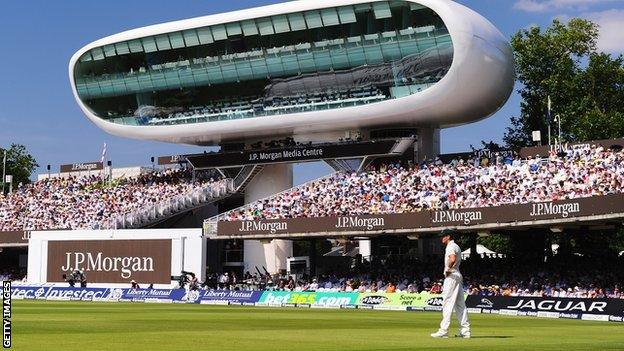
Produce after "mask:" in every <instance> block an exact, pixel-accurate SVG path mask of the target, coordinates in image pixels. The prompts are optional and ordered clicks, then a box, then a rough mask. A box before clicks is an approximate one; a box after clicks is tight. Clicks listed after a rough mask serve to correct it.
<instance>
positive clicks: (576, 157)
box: [221, 145, 624, 221]
mask: <svg viewBox="0 0 624 351" xmlns="http://www.w3.org/2000/svg"><path fill="white" fill-rule="evenodd" d="M623 191H624V152H623V151H618V150H609V149H605V148H603V147H602V146H596V145H586V146H584V147H578V148H570V149H569V150H567V151H566V152H564V153H560V154H556V153H551V154H550V155H544V157H543V158H542V157H539V155H538V156H537V157H529V158H528V159H525V160H522V159H520V158H519V157H516V158H513V157H511V156H505V157H503V156H501V155H496V156H495V157H493V159H492V162H491V163H490V161H484V160H483V159H481V158H474V159H471V160H468V161H464V160H457V159H456V160H453V161H452V162H451V163H448V164H444V163H442V161H440V160H439V159H438V160H436V161H434V162H425V163H422V164H418V165H406V166H402V165H399V164H394V165H393V164H390V165H383V166H381V167H379V168H378V169H373V170H370V171H367V172H361V173H345V172H339V173H335V174H333V175H331V176H329V177H326V178H322V179H319V180H316V181H312V182H310V183H308V184H305V185H303V186H301V187H296V188H293V189H291V190H289V191H285V192H282V193H279V194H277V195H275V196H272V197H269V198H267V199H262V200H259V201H257V202H254V203H251V204H249V205H247V206H245V207H242V208H240V209H236V210H233V211H230V212H228V213H226V214H224V215H223V216H222V217H221V218H223V219H224V220H229V221H240V220H264V219H284V218H298V217H325V216H347V215H365V214H388V213H408V212H417V211H423V210H440V209H462V208H475V207H491V206H500V205H506V204H521V203H531V202H543V201H555V200H565V199H575V198H584V197H591V196H599V195H608V194H614V193H622V192H623Z"/></svg>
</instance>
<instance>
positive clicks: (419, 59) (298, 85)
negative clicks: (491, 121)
mask: <svg viewBox="0 0 624 351" xmlns="http://www.w3.org/2000/svg"><path fill="white" fill-rule="evenodd" d="M512 62H513V59H512V55H511V50H510V48H509V45H508V43H507V42H506V40H505V38H504V37H503V36H502V35H501V34H500V32H499V31H498V30H496V29H495V28H494V26H493V25H492V24H491V23H489V22H488V21H487V20H485V19H484V18H483V17H481V16H480V15H478V14H476V13H475V12H473V11H472V10H470V9H468V8H466V7H464V6H462V5H460V4H457V3H455V2H452V1H450V0H418V1H415V0H410V1H406V0H390V1H362V0H338V1H327V0H321V1H310V0H304V1H295V2H289V3H284V4H278V5H271V6H265V7H259V8H255V9H250V10H243V11H236V12H231V13H227V14H222V15H217V16H207V17H199V18H195V19H190V20H184V21H177V22H171V23H166V24H161V25H155V26H150V27H145V28H140V29H137V30H132V31H128V32H124V33H120V34H117V35H114V36H111V37H107V38H104V39H101V40H98V41H96V42H94V43H91V44H89V45H87V46H86V47H84V48H83V49H81V50H80V51H79V52H78V53H76V55H74V57H73V58H72V60H71V63H70V67H69V71H70V72H69V73H70V80H71V83H72V88H73V90H74V94H75V96H76V99H77V101H78V103H79V105H80V107H81V108H82V109H83V111H84V112H85V114H86V115H87V117H88V118H89V119H91V120H92V121H93V122H94V123H95V124H96V125H98V126H99V127H101V128H102V129H104V130H106V131H108V132H110V133H112V134H116V135H120V136H125V137H132V138H139V139H152V140H161V141H168V142H180V143H187V144H202V145H206V144H218V143H221V142H225V141H242V140H245V139H249V138H259V137H263V136H267V137H268V136H271V137H274V136H276V135H283V136H292V135H300V134H314V133H324V132H329V131H336V130H362V129H371V128H384V127H387V128H390V127H396V126H409V127H421V126H422V127H426V128H433V129H436V128H443V127H448V126H453V125H458V124H463V123H468V122H472V121H475V120H478V119H481V118H484V117H486V116H488V115H490V114H492V113H493V112H495V111H496V110H498V108H500V107H501V106H502V105H503V104H504V102H505V101H506V100H507V98H508V96H509V94H510V93H511V90H512V87H513V81H514V70H513V63H512Z"/></svg>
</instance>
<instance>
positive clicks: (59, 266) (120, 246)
mask: <svg viewBox="0 0 624 351" xmlns="http://www.w3.org/2000/svg"><path fill="white" fill-rule="evenodd" d="M75 269H79V270H81V271H84V273H85V274H86V276H87V281H88V282H89V283H128V282H130V281H131V280H136V281H139V282H149V283H152V284H170V283H171V239H152V240H75V241H48V269H47V281H48V282H62V281H63V278H62V275H63V274H69V273H71V272H72V271H73V270H75Z"/></svg>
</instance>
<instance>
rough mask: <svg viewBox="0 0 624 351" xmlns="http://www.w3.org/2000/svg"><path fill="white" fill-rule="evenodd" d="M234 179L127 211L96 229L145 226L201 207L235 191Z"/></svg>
mask: <svg viewBox="0 0 624 351" xmlns="http://www.w3.org/2000/svg"><path fill="white" fill-rule="evenodd" d="M235 190H236V189H235V187H234V180H233V179H225V180H222V181H219V182H217V183H216V184H211V185H210V186H208V187H206V188H201V189H195V190H193V191H191V192H189V193H186V194H181V195H178V196H175V197H173V198H171V199H168V200H165V201H162V202H159V203H156V204H154V205H152V206H149V207H147V208H141V209H139V210H136V211H133V212H130V213H125V214H122V215H119V216H117V217H115V218H113V219H111V220H110V221H109V222H108V223H104V224H103V225H102V226H101V227H100V228H94V229H124V228H135V227H138V226H145V225H148V224H150V223H153V222H155V221H158V220H161V219H163V218H165V217H168V216H172V215H175V214H177V213H179V212H181V211H185V210H188V209H192V208H196V207H199V206H201V205H203V204H206V203H210V202H214V201H217V200H219V199H222V198H224V197H227V196H229V195H230V194H232V193H234V192H235Z"/></svg>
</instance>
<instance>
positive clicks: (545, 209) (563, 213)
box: [529, 202, 581, 218]
mask: <svg viewBox="0 0 624 351" xmlns="http://www.w3.org/2000/svg"><path fill="white" fill-rule="evenodd" d="M579 212H581V205H580V204H579V203H578V202H572V203H567V204H555V203H552V202H543V203H536V204H533V205H532V208H531V213H529V216H531V217H537V216H548V215H557V216H560V217H562V218H568V216H570V214H572V213H579Z"/></svg>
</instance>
